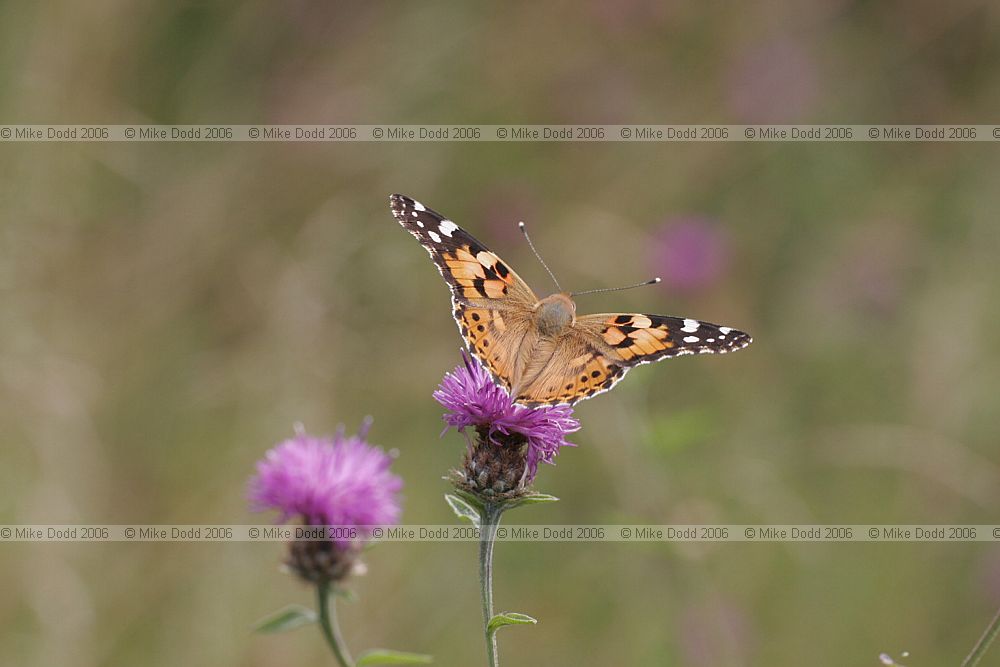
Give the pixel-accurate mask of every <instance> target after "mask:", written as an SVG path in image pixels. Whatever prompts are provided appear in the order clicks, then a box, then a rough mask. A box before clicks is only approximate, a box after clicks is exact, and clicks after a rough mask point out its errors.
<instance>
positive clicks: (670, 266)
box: [652, 217, 729, 291]
mask: <svg viewBox="0 0 1000 667" xmlns="http://www.w3.org/2000/svg"><path fill="white" fill-rule="evenodd" d="M652 263H653V270H654V272H655V273H657V274H658V275H660V276H661V277H662V278H663V281H664V283H666V285H667V286H668V287H672V288H673V289H675V290H678V291H683V290H687V291H694V290H699V289H704V288H706V287H710V286H711V285H712V284H713V283H715V282H716V281H717V280H718V279H719V278H720V277H722V275H723V274H724V273H725V271H726V268H727V266H728V264H729V237H728V236H727V234H726V232H725V230H724V229H722V228H721V227H718V226H716V225H715V224H713V223H712V222H711V221H709V220H708V219H706V218H700V217H691V218H679V219H675V220H672V221H669V222H667V223H666V224H665V225H664V226H663V228H662V229H661V230H660V231H659V232H658V233H657V234H656V237H655V238H654V240H653V246H652Z"/></svg>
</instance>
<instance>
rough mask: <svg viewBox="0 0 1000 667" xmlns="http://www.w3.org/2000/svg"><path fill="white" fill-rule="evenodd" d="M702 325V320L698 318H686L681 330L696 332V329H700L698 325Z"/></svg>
mask: <svg viewBox="0 0 1000 667" xmlns="http://www.w3.org/2000/svg"><path fill="white" fill-rule="evenodd" d="M700 326H701V322H699V321H698V320H692V319H688V318H685V319H684V326H683V327H681V331H684V332H686V333H694V332H695V331H697V330H698V327H700Z"/></svg>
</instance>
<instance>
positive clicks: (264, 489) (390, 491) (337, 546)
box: [248, 424, 403, 582]
mask: <svg viewBox="0 0 1000 667" xmlns="http://www.w3.org/2000/svg"><path fill="white" fill-rule="evenodd" d="M367 426H368V425H367V424H366V425H365V426H364V427H363V428H362V430H361V432H359V433H358V435H356V436H350V437H346V436H344V434H343V432H339V433H337V435H336V436H334V437H333V438H320V437H314V436H310V435H308V434H306V433H305V432H303V431H298V432H297V433H296V435H295V437H294V438H291V439H290V440H286V441H284V442H282V443H280V444H279V445H277V446H276V447H274V448H273V449H271V450H270V451H268V452H267V454H266V455H265V456H264V459H263V460H261V461H259V462H258V463H257V474H256V475H254V476H253V477H252V478H251V479H250V482H249V493H248V497H249V500H250V504H251V509H252V510H254V511H264V510H277V511H278V512H280V513H281V514H280V516H279V521H280V522H282V523H285V522H288V521H293V520H295V521H298V522H301V523H302V524H305V525H306V526H338V527H342V528H348V529H349V528H356V529H358V530H355V531H349V530H347V531H345V530H336V531H333V532H331V533H329V534H324V533H320V536H321V537H326V538H328V539H320V540H308V541H307V540H296V541H294V542H292V543H291V545H290V550H291V553H290V557H289V560H288V565H289V567H290V568H291V569H292V570H293V571H295V572H296V574H298V575H299V576H301V577H302V578H304V579H306V580H308V581H312V582H316V581H322V580H326V581H339V580H340V579H343V578H344V577H346V576H347V574H349V573H350V572H351V571H356V570H357V569H358V567H359V563H358V560H357V556H358V555H359V551H360V547H361V546H362V545H363V543H364V539H365V536H366V531H365V529H366V528H367V527H369V526H374V525H386V524H394V523H396V522H397V521H398V520H399V514H400V507H399V491H400V489H401V488H402V486H403V481H402V480H401V479H400V478H399V477H397V476H396V475H394V474H392V473H391V472H389V465H390V464H391V463H392V458H391V457H390V456H389V455H388V454H386V453H385V452H383V451H382V450H381V449H380V448H378V447H373V446H372V445H369V444H368V442H367V441H366V439H365V438H366V435H367V430H368V429H367Z"/></svg>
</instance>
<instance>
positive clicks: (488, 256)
mask: <svg viewBox="0 0 1000 667" xmlns="http://www.w3.org/2000/svg"><path fill="white" fill-rule="evenodd" d="M432 233H433V232H432ZM476 259H478V260H479V263H480V264H482V265H483V266H485V267H486V268H487V269H489V268H492V267H493V264H494V263H495V262H496V261H497V258H496V257H495V256H494V255H493V253H490V252H486V251H485V250H480V251H479V254H478V255H476Z"/></svg>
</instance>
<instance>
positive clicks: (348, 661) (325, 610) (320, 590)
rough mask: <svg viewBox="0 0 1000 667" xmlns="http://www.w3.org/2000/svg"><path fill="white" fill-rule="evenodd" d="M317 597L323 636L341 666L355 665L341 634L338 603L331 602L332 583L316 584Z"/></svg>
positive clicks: (351, 666)
mask: <svg viewBox="0 0 1000 667" xmlns="http://www.w3.org/2000/svg"><path fill="white" fill-rule="evenodd" d="M316 597H317V601H318V602H319V625H320V627H321V628H323V636H324V637H326V643H327V644H329V645H330V649H331V650H332V651H333V655H334V656H336V658H337V662H339V663H340V667H354V660H353V659H352V658H351V653H350V651H348V650H347V645H346V644H344V638H343V637H341V636H340V626H339V625H337V603H336V601H334V602H333V604H331V603H330V597H331V596H330V583H329V582H325V581H324V582H322V583H319V584H317V585H316Z"/></svg>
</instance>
